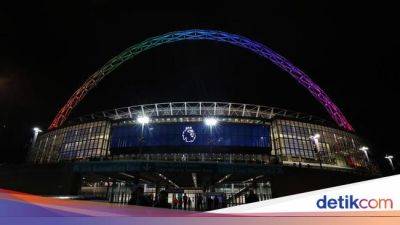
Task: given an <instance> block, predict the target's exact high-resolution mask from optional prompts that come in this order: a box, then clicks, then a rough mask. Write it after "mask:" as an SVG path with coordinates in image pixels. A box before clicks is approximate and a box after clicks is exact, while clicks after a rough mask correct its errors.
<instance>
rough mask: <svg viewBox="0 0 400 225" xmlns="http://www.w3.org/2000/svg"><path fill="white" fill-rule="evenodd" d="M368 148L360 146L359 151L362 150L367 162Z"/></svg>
mask: <svg viewBox="0 0 400 225" xmlns="http://www.w3.org/2000/svg"><path fill="white" fill-rule="evenodd" d="M368 150H369V148H368V147H367V146H362V147H361V148H360V151H362V152H364V154H365V158H366V159H367V163H368V162H369V157H368Z"/></svg>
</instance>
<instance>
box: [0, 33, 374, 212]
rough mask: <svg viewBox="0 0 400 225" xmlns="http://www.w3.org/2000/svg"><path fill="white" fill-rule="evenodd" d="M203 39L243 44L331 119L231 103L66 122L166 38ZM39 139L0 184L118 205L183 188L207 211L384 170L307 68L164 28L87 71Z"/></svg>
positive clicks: (133, 109)
mask: <svg viewBox="0 0 400 225" xmlns="http://www.w3.org/2000/svg"><path fill="white" fill-rule="evenodd" d="M199 40H208V41H216V42H219V43H222V44H230V45H234V46H238V47H241V48H243V49H246V50H249V51H251V52H253V53H255V54H256V55H258V56H260V57H262V58H265V59H267V60H269V61H270V62H272V63H273V64H275V65H276V66H278V67H279V68H281V69H282V70H283V71H285V72H287V73H288V74H289V75H290V76H291V77H292V78H294V79H295V80H296V81H297V82H298V83H299V84H300V85H301V86H302V87H304V88H306V89H307V90H308V91H309V93H310V94H311V95H312V96H313V97H314V98H315V99H316V100H317V101H318V102H320V103H321V104H322V106H323V107H324V108H325V109H326V110H327V112H328V113H329V115H330V116H331V119H332V121H333V122H335V124H333V123H331V122H327V121H325V120H322V119H319V118H316V117H314V116H310V115H307V114H303V113H298V112H293V111H290V110H285V109H280V108H274V107H267V106H260V105H252V104H241V103H229V102H168V103H158V104H147V105H138V106H130V107H124V108H118V109H112V110H107V111H103V112H99V113H93V114H91V115H87V116H83V117H80V118H76V119H68V116H69V114H70V113H71V111H72V110H73V109H74V108H75V107H76V106H77V105H78V104H79V102H80V101H81V100H82V99H83V98H84V97H85V96H86V94H87V93H88V92H89V91H90V90H92V89H93V88H94V87H95V86H96V85H97V84H98V83H99V82H100V81H101V80H102V79H103V78H104V77H105V76H107V75H108V74H110V73H111V72H112V71H114V70H115V69H116V68H118V66H120V65H121V64H123V63H124V62H126V61H128V60H130V59H132V58H134V57H135V56H137V55H139V54H140V53H141V52H143V51H146V50H149V49H151V48H154V47H157V46H160V45H163V44H169V43H172V42H178V41H199ZM33 140H34V141H33V145H32V149H31V151H30V152H29V155H28V164H26V165H24V166H14V167H13V166H8V167H7V168H4V167H3V168H2V169H1V170H0V175H1V176H0V177H1V179H2V180H1V181H2V182H1V183H0V185H1V186H2V187H5V188H12V189H16V190H21V191H26V192H31V193H37V194H44V195H74V196H81V197H84V198H96V199H102V200H105V201H109V202H117V203H127V202H128V201H129V199H131V198H132V196H134V195H135V194H137V192H135V190H143V192H144V193H145V194H146V195H148V196H151V197H150V198H153V199H157V195H158V193H159V192H160V190H164V191H165V192H167V193H168V199H169V200H168V201H169V202H170V203H174V202H175V200H176V196H180V198H182V195H184V196H186V197H187V198H189V199H193V205H192V206H191V207H192V208H194V209H196V210H208V209H215V208H220V207H226V206H231V205H237V204H243V203H246V202H249V201H250V198H246V196H247V197H248V196H250V195H252V198H251V199H252V200H251V201H254V200H255V199H258V200H264V199H269V198H274V197H280V196H285V195H290V194H295V193H300V192H305V191H311V190H317V189H321V188H324V187H331V186H335V185H340V184H346V183H350V182H354V181H360V180H365V179H369V178H372V177H375V176H377V175H379V173H378V171H377V169H376V166H375V163H374V162H373V160H371V159H369V158H368V154H367V152H366V151H362V150H363V149H364V150H365V149H366V148H365V143H364V141H363V140H362V139H360V138H359V137H358V136H357V135H356V134H355V132H354V129H353V127H352V126H351V124H350V123H349V121H348V120H347V118H346V117H345V116H344V115H343V113H342V112H341V110H340V109H339V107H337V106H336V105H335V104H334V103H333V101H332V100H331V99H330V98H329V97H328V95H327V94H326V93H325V92H324V91H323V90H322V88H320V87H319V86H318V85H317V84H316V83H315V82H313V81H312V80H311V78H310V77H309V76H308V75H307V74H305V73H304V72H303V71H301V70H300V69H299V68H297V67H296V66H294V65H293V64H292V63H291V62H290V61H288V60H287V59H285V58H284V57H283V56H281V55H279V54H278V53H276V52H274V51H273V50H271V49H270V48H268V47H266V46H265V45H263V44H261V43H258V42H255V41H252V40H250V39H248V38H246V37H243V36H239V35H235V34H229V33H225V32H221V31H213V30H185V31H176V32H171V33H166V34H163V35H160V36H156V37H152V38H149V39H146V40H144V41H142V42H140V43H138V44H135V45H133V46H131V47H129V48H127V49H126V50H124V51H123V52H122V53H120V54H119V55H117V56H116V57H114V58H112V59H111V60H109V61H108V62H107V63H106V64H105V65H104V66H103V67H101V68H100V69H99V70H97V71H96V72H95V73H93V74H92V75H90V76H89V77H88V79H87V80H86V81H85V82H84V83H83V84H82V86H81V87H80V88H79V89H77V90H76V91H75V92H74V94H73V95H72V96H71V97H70V98H69V100H68V101H67V102H66V104H65V105H64V106H63V107H62V108H61V109H60V111H59V112H58V113H57V115H56V117H55V118H54V119H53V121H52V123H51V125H50V126H49V128H48V130H47V131H45V132H43V133H40V134H39V129H36V130H35V136H34V139H33ZM165 192H164V193H165ZM252 193H255V195H254V194H252ZM142 194H143V193H142ZM254 196H256V197H254ZM199 199H200V200H199ZM204 199H206V201H205V200H204ZM210 201H212V202H213V203H212V204H211V203H210ZM215 202H217V204H215Z"/></svg>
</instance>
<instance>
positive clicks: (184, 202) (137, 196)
mask: <svg viewBox="0 0 400 225" xmlns="http://www.w3.org/2000/svg"><path fill="white" fill-rule="evenodd" d="M245 201H246V203H251V202H257V201H259V199H258V196H257V195H256V194H255V193H254V192H253V191H252V190H250V191H249V194H247V195H246V197H245ZM128 204H130V205H140V206H153V207H159V208H170V209H177V210H195V211H209V210H214V209H220V208H225V207H227V206H228V199H227V198H226V196H225V195H224V194H212V193H209V194H194V196H193V195H191V196H189V195H188V194H186V193H175V194H173V195H172V204H171V203H168V192H166V191H165V190H162V191H160V192H159V193H158V195H157V196H156V197H155V199H153V197H152V196H151V195H145V194H144V189H143V187H138V188H136V190H135V191H134V192H132V195H131V198H130V200H129V201H128Z"/></svg>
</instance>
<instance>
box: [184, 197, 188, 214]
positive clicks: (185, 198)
mask: <svg viewBox="0 0 400 225" xmlns="http://www.w3.org/2000/svg"><path fill="white" fill-rule="evenodd" d="M187 203H188V197H187V195H186V194H183V210H186V209H187Z"/></svg>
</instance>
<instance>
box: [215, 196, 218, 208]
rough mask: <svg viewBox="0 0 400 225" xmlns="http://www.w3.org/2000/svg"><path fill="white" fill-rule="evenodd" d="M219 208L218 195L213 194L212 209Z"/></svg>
mask: <svg viewBox="0 0 400 225" xmlns="http://www.w3.org/2000/svg"><path fill="white" fill-rule="evenodd" d="M218 208H219V199H218V196H214V209H218Z"/></svg>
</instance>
